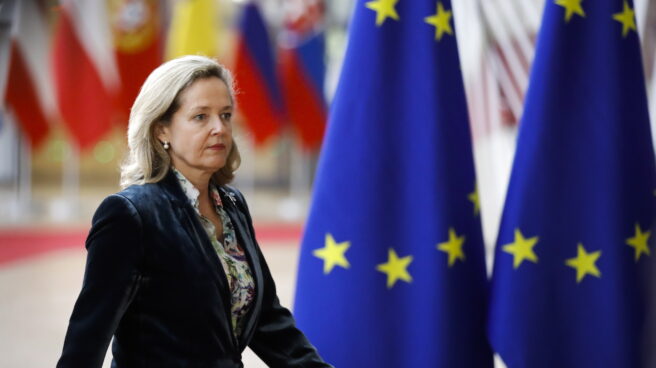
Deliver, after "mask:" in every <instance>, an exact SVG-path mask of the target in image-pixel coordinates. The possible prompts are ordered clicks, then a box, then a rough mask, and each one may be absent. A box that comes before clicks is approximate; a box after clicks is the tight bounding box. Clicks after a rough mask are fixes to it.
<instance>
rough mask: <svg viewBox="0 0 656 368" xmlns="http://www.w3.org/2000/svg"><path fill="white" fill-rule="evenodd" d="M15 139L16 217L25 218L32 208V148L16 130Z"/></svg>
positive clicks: (23, 135) (25, 137) (28, 215)
mask: <svg viewBox="0 0 656 368" xmlns="http://www.w3.org/2000/svg"><path fill="white" fill-rule="evenodd" d="M16 138H17V139H16V141H17V142H18V147H17V148H18V149H17V150H16V152H17V153H18V193H17V200H18V211H17V212H18V213H17V218H18V219H26V218H29V217H30V216H31V214H32V213H31V212H32V211H31V208H32V150H31V145H30V142H29V140H28V138H27V136H26V135H25V134H22V133H21V132H20V130H18V129H17V130H16Z"/></svg>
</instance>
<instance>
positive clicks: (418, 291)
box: [295, 0, 492, 368]
mask: <svg viewBox="0 0 656 368" xmlns="http://www.w3.org/2000/svg"><path fill="white" fill-rule="evenodd" d="M479 216H480V214H479V207H478V196H477V188H476V178H475V175H474V166H473V158H472V147H471V141H470V131H469V121H468V116H467V106H466V102H465V94H464V89H463V82H462V76H461V74H460V66H459V59H458V49H457V45H456V38H455V28H454V25H453V12H452V8H451V3H450V2H449V1H433V0H423V1H395V0H391V1H388V0H374V1H358V2H357V4H356V8H355V13H354V18H353V21H352V23H351V31H350V38H349V43H348V49H347V51H346V57H345V62H344V66H343V69H342V74H341V79H340V82H339V86H338V88H337V91H336V95H335V99H334V102H333V105H332V107H331V111H330V114H329V123H328V130H327V136H326V142H325V143H324V146H323V149H322V152H321V156H320V161H319V168H318V173H317V179H316V183H315V189H314V196H313V200H312V205H311V210H310V215H309V218H308V222H307V224H306V229H305V234H304V236H303V242H302V248H301V256H300V264H299V271H298V279H297V291H296V304H295V315H296V317H297V321H298V324H299V326H300V327H301V328H302V329H303V331H305V332H306V334H307V335H308V336H309V338H310V340H311V341H312V342H313V344H315V345H316V346H317V348H318V349H319V352H320V353H321V354H322V356H324V357H325V358H326V360H327V361H329V362H331V363H332V364H334V365H335V366H336V367H477V368H478V367H491V366H492V361H491V354H490V350H489V347H488V345H487V342H486V338H485V314H486V295H487V294H486V287H487V281H486V274H485V264H484V249H483V240H482V235H481V227H480V219H479Z"/></svg>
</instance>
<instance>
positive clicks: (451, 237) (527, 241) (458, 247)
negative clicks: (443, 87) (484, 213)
mask: <svg viewBox="0 0 656 368" xmlns="http://www.w3.org/2000/svg"><path fill="white" fill-rule="evenodd" d="M583 1H584V0H554V3H555V4H556V5H558V6H561V7H563V8H564V10H565V14H564V20H565V22H566V23H569V22H570V20H571V19H572V17H573V16H574V15H577V16H579V17H581V18H585V16H586V14H585V10H584V8H583V5H582V3H583ZM398 2H399V0H372V1H368V2H367V3H365V6H366V7H367V8H368V9H371V10H373V11H374V12H376V26H377V27H380V26H382V25H383V24H384V23H385V21H386V20H387V19H388V18H391V19H392V20H395V21H399V20H400V16H399V14H398V12H397V11H396V5H397V3H398ZM452 17H453V14H452V12H451V10H446V9H444V6H443V4H442V2H441V1H438V2H437V3H436V12H435V14H434V15H430V16H427V17H425V18H424V22H425V23H427V24H429V25H432V26H434V27H435V39H436V40H437V41H440V40H441V39H442V37H443V36H444V34H448V35H451V36H453V33H454V32H453V29H452V27H451V18H452ZM612 19H613V20H615V21H617V22H619V23H621V24H622V36H623V37H626V36H627V35H628V34H629V32H630V31H634V32H637V31H636V24H635V12H634V10H633V9H632V8H631V7H630V6H629V4H628V2H627V1H624V3H623V9H622V11H620V12H617V13H614V14H613V15H612ZM654 195H656V191H654ZM467 199H468V200H469V201H470V202H471V203H472V205H473V212H474V215H475V216H478V215H479V213H480V202H479V195H478V186H477V185H476V184H475V185H474V191H473V192H471V193H469V194H468V196H467ZM650 236H651V231H646V232H645V231H643V230H642V228H641V227H640V225H639V224H636V225H635V234H634V235H633V236H632V237H629V238H627V239H626V242H625V243H626V245H628V246H629V247H632V248H633V249H634V258H635V261H636V262H638V261H639V260H640V257H641V256H642V255H647V256H649V255H650V254H651V252H650V249H649V245H648V240H649V237H650ZM539 240H540V238H539V237H538V236H532V237H528V238H527V237H526V236H525V235H524V234H523V233H522V231H521V230H520V229H519V228H516V229H515V232H514V241H513V242H512V243H508V244H505V245H502V247H501V249H502V251H503V252H505V253H508V254H510V255H511V256H513V269H515V270H517V269H518V268H519V267H520V266H521V265H522V264H523V263H524V261H529V262H532V263H535V264H537V263H538V261H539V258H538V256H537V254H536V253H535V250H534V248H535V247H536V245H537V244H538V243H539ZM464 243H465V236H464V235H461V236H459V235H458V234H457V233H456V231H455V229H454V228H452V227H451V228H449V230H448V239H447V240H446V241H444V242H441V243H438V244H437V245H436V248H437V250H439V251H442V252H444V253H446V256H447V265H448V267H449V268H451V267H453V266H454V265H455V264H456V262H457V261H461V262H464V261H465V253H464V251H463V245H464ZM350 247H351V243H350V242H349V241H344V242H337V241H336V240H335V238H334V237H333V235H332V234H330V233H327V234H326V236H325V241H324V247H323V248H318V249H315V250H314V251H313V252H312V254H313V255H314V256H315V257H317V258H319V259H321V260H323V261H324V264H323V273H324V274H325V275H328V274H330V273H331V272H332V271H333V270H334V268H335V267H342V268H344V269H349V268H350V263H349V261H348V259H347V258H346V251H347V250H348V249H349V248H350ZM600 257H601V251H600V250H598V251H591V252H588V250H586V248H585V247H584V246H583V244H581V243H579V244H578V245H577V255H576V257H573V258H568V259H566V260H565V265H566V266H568V267H571V268H573V269H575V270H576V282H577V283H580V282H581V281H583V279H584V278H585V276H587V275H590V276H594V277H598V278H600V277H601V271H600V270H599V268H598V267H597V261H598V260H599V258H600ZM412 261H413V256H412V255H408V256H404V257H399V255H398V254H397V253H396V251H395V250H394V249H393V248H389V249H388V255H387V262H384V263H381V264H378V265H376V270H377V271H379V272H382V273H384V274H386V276H387V283H386V284H387V288H388V289H391V288H392V287H393V286H394V285H395V284H396V282H397V281H399V280H400V281H404V282H407V283H410V282H412V276H411V275H410V273H409V272H408V267H409V266H410V264H411V263H412Z"/></svg>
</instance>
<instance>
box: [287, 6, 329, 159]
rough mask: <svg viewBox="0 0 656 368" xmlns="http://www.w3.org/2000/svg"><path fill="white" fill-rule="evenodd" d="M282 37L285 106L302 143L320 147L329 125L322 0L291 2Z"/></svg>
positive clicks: (309, 146)
mask: <svg viewBox="0 0 656 368" xmlns="http://www.w3.org/2000/svg"><path fill="white" fill-rule="evenodd" d="M287 5H288V7H287V14H286V17H285V27H284V29H283V32H282V33H281V37H279V41H280V42H279V55H280V65H279V74H280V79H281V84H282V90H283V94H284V97H285V107H286V111H287V114H288V117H289V120H290V122H291V124H292V126H293V127H294V131H295V133H296V135H297V136H298V138H299V140H300V143H301V144H302V146H303V147H304V148H306V149H310V150H315V149H318V148H319V146H320V145H321V141H322V140H323V133H324V129H325V126H326V102H325V98H324V92H323V89H324V76H325V64H324V53H325V40H324V13H325V8H324V3H323V1H322V0H301V1H293V2H291V1H288V2H287Z"/></svg>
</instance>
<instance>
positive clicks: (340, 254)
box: [312, 233, 351, 275]
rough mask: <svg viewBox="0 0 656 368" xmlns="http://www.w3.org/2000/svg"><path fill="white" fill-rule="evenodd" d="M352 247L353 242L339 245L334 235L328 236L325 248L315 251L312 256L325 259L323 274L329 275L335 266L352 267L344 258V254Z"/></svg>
mask: <svg viewBox="0 0 656 368" xmlns="http://www.w3.org/2000/svg"><path fill="white" fill-rule="evenodd" d="M350 246H351V242H347V241H346V242H341V243H337V242H336V241H335V238H333V236H332V234H330V233H328V234H326V240H325V246H324V247H323V248H318V249H315V250H314V251H313V252H312V254H313V255H314V256H315V257H317V258H321V259H323V273H324V275H327V274H329V273H330V271H332V270H333V268H334V267H335V266H340V267H344V268H349V267H350V266H351V265H350V264H349V261H348V260H347V259H346V257H345V256H344V253H346V251H347V250H348V249H349V247H350Z"/></svg>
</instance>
